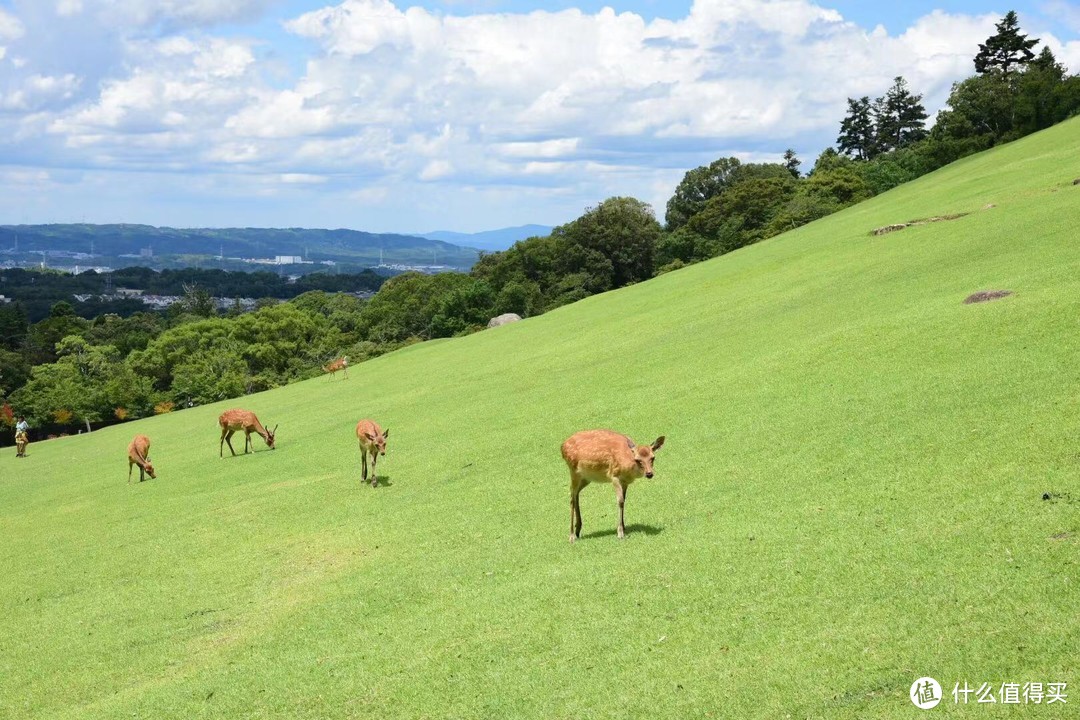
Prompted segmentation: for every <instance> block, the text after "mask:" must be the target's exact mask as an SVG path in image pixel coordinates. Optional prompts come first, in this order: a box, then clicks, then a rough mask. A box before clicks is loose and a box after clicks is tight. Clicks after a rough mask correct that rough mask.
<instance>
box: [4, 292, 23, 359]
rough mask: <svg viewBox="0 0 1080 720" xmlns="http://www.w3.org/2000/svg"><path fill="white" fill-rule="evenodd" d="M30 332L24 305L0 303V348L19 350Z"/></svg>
mask: <svg viewBox="0 0 1080 720" xmlns="http://www.w3.org/2000/svg"><path fill="white" fill-rule="evenodd" d="M28 330H29V325H28V323H27V319H26V310H25V309H23V306H22V303H19V302H13V303H0V348H7V349H8V350H16V349H18V348H19V347H20V346H21V345H22V344H23V342H24V341H25V340H26V334H27V331H28Z"/></svg>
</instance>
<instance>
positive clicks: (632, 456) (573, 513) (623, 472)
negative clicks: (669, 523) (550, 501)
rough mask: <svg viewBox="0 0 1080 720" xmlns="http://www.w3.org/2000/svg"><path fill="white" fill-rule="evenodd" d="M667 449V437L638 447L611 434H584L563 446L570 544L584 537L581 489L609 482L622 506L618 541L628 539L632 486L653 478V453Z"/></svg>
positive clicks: (591, 431)
mask: <svg viewBox="0 0 1080 720" xmlns="http://www.w3.org/2000/svg"><path fill="white" fill-rule="evenodd" d="M663 445H664V436H663V435H661V436H660V437H658V438H656V441H655V442H654V443H653V444H652V445H635V444H634V441H633V440H631V439H630V438H628V437H627V436H625V435H623V434H621V433H617V432H613V431H611V430H582V431H581V432H579V433H575V434H573V435H571V436H570V437H569V439H567V441H566V442H564V443H563V444H562V456H563V459H564V460H566V465H567V467H569V468H570V542H574V541H575V540H577V539H578V538H579V537H581V502H580V500H579V499H578V495H579V494H580V493H581V489H582V488H583V487H585V486H586V485H588V484H589V483H591V482H610V483H611V484H612V486H613V487H614V488H615V499H616V500H617V501H618V503H619V528H618V531H619V539H622V538H623V537H625V536H626V525H625V523H624V521H623V505H624V504H625V502H626V489H627V488H628V487H629V486H630V483H632V482H634V481H635V480H637V479H638V478H639V477H641V476H642V475H644V476H645V477H647V478H651V477H652V476H653V459H654V458H653V453H655V452H656V451H657V450H659V449H660V448H661V447H662V446H663Z"/></svg>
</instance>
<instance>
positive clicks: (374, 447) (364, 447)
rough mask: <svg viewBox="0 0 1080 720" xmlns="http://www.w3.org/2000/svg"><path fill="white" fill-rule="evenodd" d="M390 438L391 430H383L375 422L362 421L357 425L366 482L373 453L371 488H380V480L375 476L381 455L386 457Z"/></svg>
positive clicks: (362, 473) (362, 476) (362, 475)
mask: <svg viewBox="0 0 1080 720" xmlns="http://www.w3.org/2000/svg"><path fill="white" fill-rule="evenodd" d="M389 436H390V430H389V428H387V429H386V430H383V429H382V428H380V427H379V425H378V423H376V422H375V421H374V420H361V421H360V422H358V423H356V439H357V440H359V441H360V459H361V462H363V470H362V471H361V478H362V479H363V480H364V481H366V480H367V476H368V471H367V456H368V453H371V487H378V486H379V478H378V476H377V475H376V474H375V465H376V463H378V461H379V456H380V455H386V438H387V437H389Z"/></svg>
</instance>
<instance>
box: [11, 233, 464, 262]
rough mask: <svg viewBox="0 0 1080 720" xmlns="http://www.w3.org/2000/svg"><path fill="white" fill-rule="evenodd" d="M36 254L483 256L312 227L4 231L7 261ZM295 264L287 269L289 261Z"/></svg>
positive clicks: (121, 258) (434, 241)
mask: <svg viewBox="0 0 1080 720" xmlns="http://www.w3.org/2000/svg"><path fill="white" fill-rule="evenodd" d="M35 255H43V256H46V257H64V256H67V257H71V258H76V259H79V260H82V261H83V262H84V263H85V264H99V265H100V264H108V265H113V266H119V265H125V264H126V265H148V266H151V267H158V266H174V267H175V266H176V265H178V264H187V265H191V264H198V263H199V262H215V261H216V259H219V258H220V262H221V263H222V265H223V266H224V265H227V264H229V260H230V259H232V262H233V263H236V262H240V261H239V260H237V259H239V258H242V259H244V261H247V260H250V259H273V258H275V257H278V256H282V257H285V258H289V259H295V258H301V259H302V260H304V261H308V262H315V263H318V262H323V261H334V262H337V263H342V264H347V265H351V266H366V267H370V266H376V265H379V264H384V265H409V266H446V267H451V268H455V269H467V268H469V267H472V264H473V263H474V262H475V261H476V259H477V257H478V254H477V251H476V250H475V249H473V248H469V247H461V246H460V245H458V244H456V243H451V242H448V241H445V240H442V239H440V238H424V237H419V236H414V235H402V234H376V233H367V232H361V231H357V230H317V229H316V230H313V229H305V228H185V229H178V228H169V227H153V226H150V225H128V224H123V225H88V224H63V225H0V260H2V259H3V258H4V257H8V258H15V259H25V258H27V257H33V256H35ZM281 264H287V263H281Z"/></svg>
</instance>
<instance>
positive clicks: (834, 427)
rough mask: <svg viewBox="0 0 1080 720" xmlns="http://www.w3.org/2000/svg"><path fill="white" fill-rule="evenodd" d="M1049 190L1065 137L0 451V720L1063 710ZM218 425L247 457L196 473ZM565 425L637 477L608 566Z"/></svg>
mask: <svg viewBox="0 0 1080 720" xmlns="http://www.w3.org/2000/svg"><path fill="white" fill-rule="evenodd" d="M1077 177H1080V120H1073V121H1071V122H1069V123H1066V124H1064V125H1061V126H1058V127H1056V128H1053V129H1051V130H1049V131H1046V132H1043V133H1040V134H1038V135H1035V136H1031V137H1029V138H1027V139H1025V140H1022V141H1020V142H1016V143H1013V144H1011V145H1008V146H1005V147H1002V148H999V149H997V150H994V151H991V152H989V153H985V154H982V155H978V156H974V157H971V158H968V159H966V160H963V161H961V162H958V163H956V164H954V165H952V166H949V167H948V168H945V169H944V170H942V171H939V172H937V173H935V174H933V175H931V176H927V177H925V178H923V179H921V180H919V181H916V182H913V183H910V184H908V185H905V186H903V187H900V188H898V189H896V190H894V191H892V192H890V193H887V194H885V195H883V196H880V197H878V198H875V199H873V200H871V201H869V202H866V203H863V204H861V205H858V206H856V207H853V208H850V209H848V210H847V211H844V212H842V213H839V214H837V215H834V216H832V217H829V218H826V219H824V220H822V221H819V222H817V223H814V224H812V225H809V226H806V227H804V228H800V229H799V230H797V231H794V232H791V233H788V234H786V235H783V236H781V237H778V238H774V239H772V240H769V241H767V242H764V243H761V244H759V245H756V246H753V247H749V248H746V249H743V250H740V251H738V252H735V253H733V254H731V255H727V256H725V257H722V258H719V259H716V260H713V261H710V262H707V263H703V264H700V265H696V266H694V267H691V268H687V269H684V270H680V271H678V272H673V273H669V274H667V275H664V276H662V277H660V278H658V279H656V280H653V281H650V282H647V283H644V284H641V285H637V286H634V287H630V288H625V289H623V290H620V291H616V292H611V293H607V294H605V295H602V296H596V297H593V298H590V299H588V300H585V301H582V302H579V303H577V304H575V305H572V306H569V307H565V308H562V309H560V310H557V311H555V312H551V313H549V314H547V315H544V316H541V317H537V318H534V319H530V320H526V321H524V322H521V323H517V324H515V325H510V326H506V327H504V328H500V329H497V330H492V331H485V332H483V333H479V334H477V335H473V336H470V337H466V338H462V339H455V340H449V341H442V342H432V343H426V344H423V345H419V346H414V347H411V348H408V349H406V350H404V351H401V352H397V353H394V354H392V355H388V356H384V357H382V358H379V359H377V360H373V361H371V362H368V363H365V364H363V365H360V366H356V367H355V368H353V369H352V370H351V371H350V378H349V379H348V380H342V379H341V376H340V375H339V376H338V378H336V379H335V380H334V381H328V380H326V379H317V380H312V381H309V382H304V383H299V384H296V385H292V386H289V387H286V388H283V389H280V390H275V391H273V392H268V393H264V394H261V395H255V396H251V397H247V398H243V399H242V400H238V401H231V402H228V403H224V404H220V405H217V406H208V407H202V408H196V409H193V410H188V411H184V412H179V413H174V414H171V415H166V416H161V417H157V418H153V419H150V420H144V421H140V422H137V423H132V424H128V425H124V426H122V427H116V428H111V429H107V430H102V431H100V432H95V433H93V434H92V435H90V436H85V437H71V438H65V439H60V440H55V441H50V442H39V443H35V444H32V445H31V446H30V449H29V452H30V457H29V458H27V459H25V460H16V459H15V458H14V449H7V450H5V451H4V454H3V456H2V457H0V478H2V479H0V538H2V542H0V578H3V581H2V583H0V717H2V718H155V719H156V718H353V717H355V718H388V717H392V718H492V719H503V718H575V719H579V718H597V719H599V718H699V717H715V718H757V717H759V718H787V717H791V718H806V717H812V718H877V717H915V716H921V715H920V713H921V711H919V710H917V709H916V708H915V707H914V706H912V704H911V702H910V700H909V699H908V690H909V687H910V686H911V683H912V682H913V681H914V680H915V679H916V678H918V677H920V676H923V675H930V676H932V677H935V678H937V679H938V680H939V681H940V682H941V684H942V685H943V686H945V694H946V700H945V701H944V702H942V704H941V705H940V706H938V707H937V708H936V709H934V710H932V711H930V712H931V714H932V715H955V716H970V717H980V718H981V717H998V716H1001V715H1003V714H1004V715H1025V716H1026V715H1031V716H1035V717H1047V718H1064V717H1078V716H1080V711H1078V710H1077V708H1078V707H1080V676H1078V674H1077V657H1078V654H1080V653H1078V648H1080V612H1078V608H1080V362H1078V358H1080V244H1078V243H1080V187H1078V186H1073V184H1072V181H1073V179H1074V178H1077ZM989 203H993V204H994V205H995V206H996V207H994V208H992V209H983V208H984V206H986V205H987V204H989ZM959 212H967V213H970V214H968V215H966V216H964V217H962V218H959V219H956V220H952V221H948V222H936V223H930V224H926V225H920V226H916V227H911V228H908V229H905V230H902V231H900V232H895V233H892V234H888V235H883V236H880V237H872V236H870V235H869V233H870V231H871V230H873V229H874V228H876V227H879V226H883V225H887V224H890V223H897V222H904V221H909V220H913V219H917V218H925V217H930V216H939V215H943V214H947V213H959ZM990 289H1008V290H1012V291H1014V293H1015V294H1014V295H1013V296H1011V297H1008V298H1005V299H1002V300H997V301H995V302H990V303H985V304H975V305H965V304H964V303H963V300H964V298H965V297H966V296H967V295H968V294H970V293H972V292H975V291H979V290H990ZM236 406H240V407H247V408H250V409H252V410H255V411H256V412H257V413H258V414H259V416H260V418H261V419H262V420H263V421H264V422H266V423H268V424H271V425H273V424H275V423H280V425H281V427H280V429H279V431H278V449H277V450H275V451H269V450H267V449H266V447H265V445H264V444H263V442H262V441H261V440H260V439H258V438H254V442H255V447H256V451H257V452H255V453H254V454H253V455H249V456H247V457H237V458H229V457H228V450H227V449H226V459H224V460H222V459H219V458H218V453H217V452H216V450H218V430H217V426H216V418H217V415H218V413H220V412H221V411H222V410H223V409H225V408H227V407H236ZM362 417H373V418H375V419H377V420H378V421H379V422H380V424H382V425H383V426H384V427H389V428H390V429H391V431H392V432H391V433H390V440H389V443H388V446H389V447H388V453H387V456H386V457H385V458H383V459H382V460H381V461H380V464H379V475H380V476H381V482H382V486H381V487H379V488H378V489H372V488H370V487H368V486H365V485H361V483H360V477H359V475H360V458H359V453H358V451H357V447H356V439H355V436H354V435H353V428H354V426H355V424H356V421H357V420H359V419H360V418H362ZM590 427H611V428H614V429H617V430H620V431H623V432H626V433H628V434H630V435H631V436H633V437H634V438H635V439H636V440H638V441H639V442H646V441H651V440H652V439H653V438H655V437H656V436H657V435H660V434H664V435H666V436H667V444H666V445H665V446H664V448H663V449H662V450H661V451H660V452H659V453H658V454H657V462H656V470H657V475H656V477H655V478H654V479H652V480H644V479H643V480H640V481H638V482H637V483H635V484H634V485H633V486H632V487H631V488H630V491H629V493H628V497H627V503H626V519H627V520H626V521H627V530H628V535H627V538H626V540H624V541H622V542H620V541H618V540H617V539H616V538H615V523H616V507H615V499H614V493H613V492H612V490H611V489H610V488H608V487H604V486H597V485H592V486H590V487H589V488H587V489H586V490H585V491H584V492H583V493H582V496H581V497H582V514H583V517H584V530H583V535H582V539H581V540H580V541H578V542H577V543H576V544H575V545H570V544H569V543H568V542H567V536H568V530H569V490H568V487H569V474H568V473H567V470H566V467H565V465H564V463H563V461H562V458H561V457H560V455H559V445H560V443H561V442H562V441H563V440H564V439H565V438H566V437H567V436H569V435H570V434H571V433H573V432H575V431H577V430H580V429H584V428H590ZM136 432H142V433H146V434H147V435H149V436H150V437H151V438H152V440H153V449H152V453H151V454H152V457H153V460H154V463H155V465H156V466H157V468H158V479H157V480H153V481H147V482H145V483H142V484H138V483H133V484H131V485H127V484H126V476H127V461H126V456H125V451H126V446H127V443H128V441H129V440H130V438H131V436H132V435H133V434H134V433H136ZM242 443H243V440H242V437H241V439H240V442H239V443H234V444H235V445H237V446H238V447H239V446H240V445H242ZM136 476H137V472H136ZM1044 493H1050V499H1049V500H1043V499H1042V498H1043V495H1044ZM965 680H966V681H967V682H969V683H971V684H972V685H975V686H978V685H979V684H981V683H983V682H989V683H992V684H993V685H994V686H995V691H996V690H997V686H999V685H1000V684H1001V683H1004V682H1018V683H1024V682H1029V681H1036V682H1043V683H1050V682H1067V683H1069V686H1068V687H1069V691H1070V693H1069V701H1068V704H1067V705H1062V704H1060V703H1057V704H1054V705H1049V706H1045V705H1044V706H1042V707H1038V708H1033V707H1031V706H1028V707H1023V706H1021V707H1020V708H1012V710H1013V711H1014V712H1012V713H1010V712H1008V711H1009V710H1010V708H1005V707H1001V706H995V707H993V708H990V707H986V706H983V705H978V706H976V705H974V701H975V698H974V696H972V698H971V703H972V704H971V705H969V706H967V707H965V706H963V705H955V704H954V703H953V700H952V696H951V691H952V688H953V685H954V683H957V682H963V681H965Z"/></svg>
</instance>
